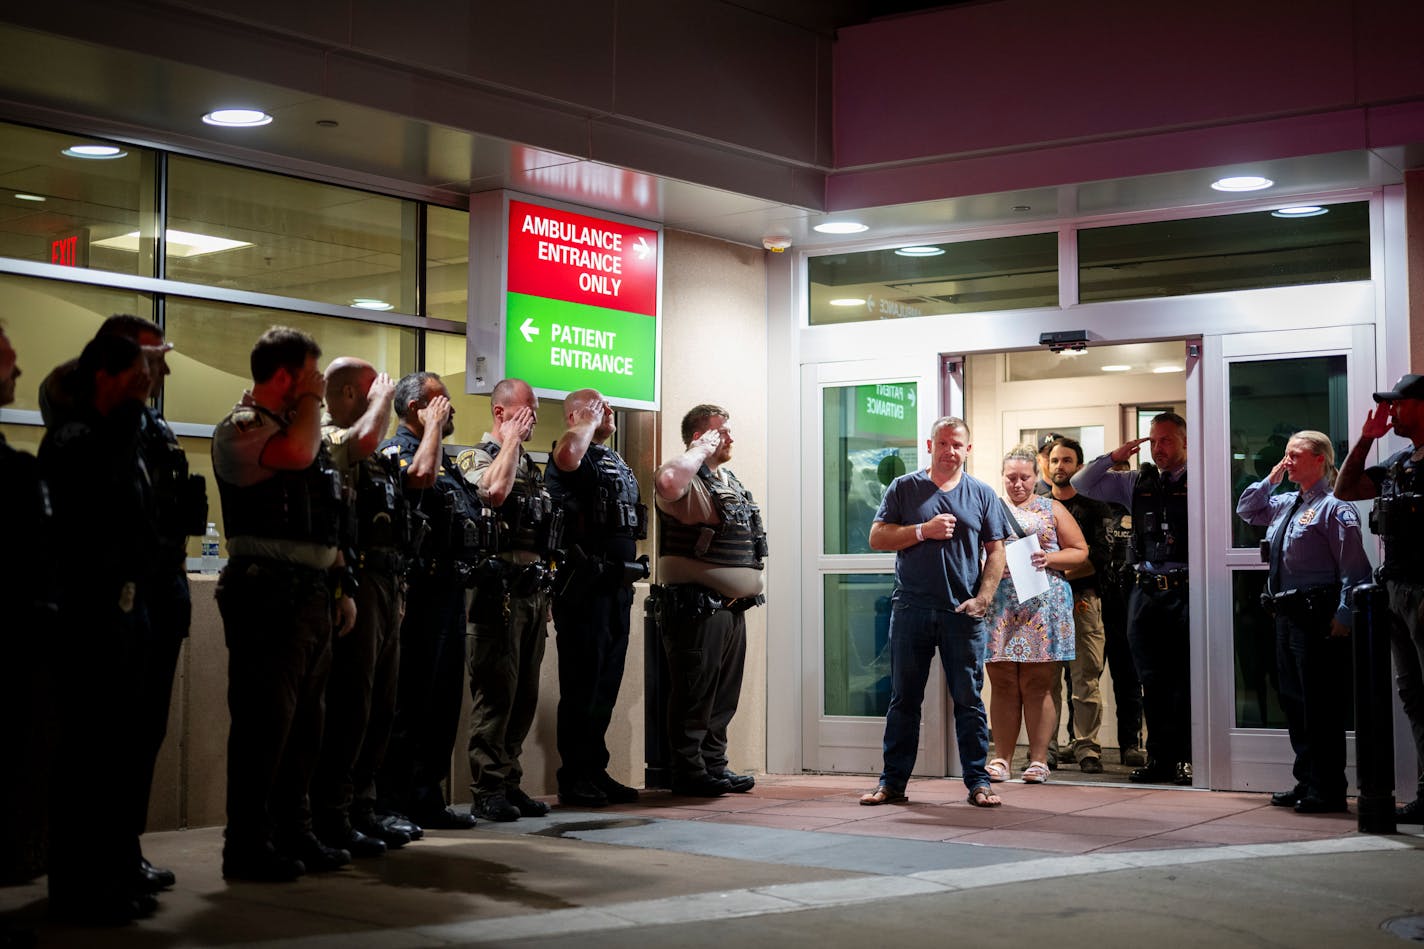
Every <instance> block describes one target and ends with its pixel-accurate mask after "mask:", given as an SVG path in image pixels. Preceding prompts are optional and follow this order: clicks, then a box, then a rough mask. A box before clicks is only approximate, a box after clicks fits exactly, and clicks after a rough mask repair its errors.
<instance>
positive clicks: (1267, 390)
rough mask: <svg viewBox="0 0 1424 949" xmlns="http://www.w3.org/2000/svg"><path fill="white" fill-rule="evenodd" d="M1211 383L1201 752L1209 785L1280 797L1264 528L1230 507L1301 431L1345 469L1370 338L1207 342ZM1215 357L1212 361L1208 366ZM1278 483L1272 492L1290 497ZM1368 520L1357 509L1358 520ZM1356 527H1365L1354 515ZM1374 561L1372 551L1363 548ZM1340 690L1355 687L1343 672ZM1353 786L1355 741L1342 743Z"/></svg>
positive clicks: (1283, 776) (1342, 335) (1330, 334)
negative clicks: (1318, 436) (1321, 442)
mask: <svg viewBox="0 0 1424 949" xmlns="http://www.w3.org/2000/svg"><path fill="white" fill-rule="evenodd" d="M1204 343H1205V346H1206V348H1207V350H1206V354H1207V357H1208V358H1206V359H1205V360H1204V363H1205V365H1206V366H1207V367H1208V374H1207V376H1206V378H1205V379H1204V392H1203V398H1204V401H1205V403H1206V405H1205V409H1206V414H1205V416H1204V418H1205V419H1207V420H1213V419H1216V420H1219V424H1220V427H1219V428H1218V429H1217V430H1216V431H1213V430H1212V429H1213V426H1212V425H1211V424H1208V425H1207V426H1205V428H1206V432H1205V435H1206V455H1205V465H1206V471H1205V481H1206V496H1207V497H1208V498H1210V499H1212V500H1211V501H1210V502H1209V503H1208V504H1207V505H1206V510H1207V512H1208V514H1207V521H1206V525H1205V528H1206V530H1205V533H1206V540H1207V558H1206V559H1207V564H1206V569H1207V573H1208V581H1209V584H1210V589H1211V590H1212V591H1220V592H1222V593H1225V594H1228V595H1225V596H1216V595H1213V596H1211V597H1210V598H1209V601H1208V604H1207V610H1208V615H1207V622H1208V630H1207V635H1208V637H1209V641H1210V643H1211V648H1210V649H1209V650H1208V652H1207V663H1208V672H1207V677H1208V683H1207V685H1208V710H1207V714H1208V739H1207V740H1208V745H1209V747H1208V754H1209V757H1210V761H1211V766H1212V770H1211V787H1213V788H1218V789H1227V788H1229V789H1233V790H1248V791H1276V790H1282V789H1286V788H1289V787H1291V786H1292V785H1293V784H1294V778H1293V777H1292V775H1291V764H1292V762H1293V760H1294V754H1293V752H1292V751H1291V747H1290V742H1289V740H1288V738H1287V735H1286V731H1285V728H1286V722H1285V716H1284V714H1283V713H1282V711H1281V707H1280V702H1279V699H1278V684H1279V683H1278V677H1277V673H1276V658H1275V627H1274V623H1273V621H1272V620H1271V619H1270V617H1268V616H1267V615H1266V613H1265V612H1264V610H1263V609H1262V608H1261V605H1260V595H1261V591H1262V589H1263V588H1264V584H1265V580H1266V573H1267V567H1266V564H1265V563H1263V562H1262V560H1261V554H1260V541H1261V540H1262V538H1264V536H1265V529H1264V528H1256V527H1252V526H1251V525H1248V524H1246V523H1244V522H1243V521H1242V520H1241V519H1240V518H1238V517H1236V514H1235V511H1236V500H1237V498H1239V497H1240V495H1241V492H1242V491H1243V490H1245V488H1246V487H1247V486H1249V485H1250V484H1252V483H1253V482H1255V481H1257V480H1259V479H1260V478H1262V477H1265V476H1266V475H1267V474H1269V472H1270V471H1271V468H1272V467H1273V466H1274V465H1275V464H1276V462H1278V461H1279V460H1280V459H1281V457H1282V455H1283V454H1284V452H1285V445H1286V442H1287V441H1288V440H1289V438H1290V436H1291V435H1292V434H1293V433H1295V432H1297V431H1300V430H1302V429H1316V430H1318V431H1322V432H1325V433H1326V434H1327V435H1329V436H1330V439H1331V441H1332V442H1333V443H1334V447H1335V456H1336V463H1337V464H1339V463H1340V462H1341V461H1343V460H1344V457H1345V455H1346V454H1347V453H1348V452H1349V448H1350V444H1351V443H1352V442H1353V440H1354V438H1355V436H1356V435H1357V433H1358V429H1359V424H1360V421H1361V420H1362V419H1363V418H1364V414H1365V412H1366V411H1367V409H1368V408H1369V407H1370V406H1371V405H1372V404H1373V403H1372V401H1371V399H1370V392H1371V391H1372V389H1373V382H1374V379H1375V357H1374V353H1375V349H1374V330H1373V327H1370V326H1342V327H1335V328H1331V329H1319V330H1308V331H1303V332H1294V333H1243V334H1236V335H1230V336H1217V337H1207V338H1206V339H1205V340H1204ZM1213 350H1215V351H1216V354H1217V355H1219V357H1220V358H1219V359H1213V358H1211V356H1212V355H1213ZM1293 489H1294V485H1291V484H1289V483H1285V484H1284V485H1283V486H1282V488H1281V489H1280V490H1293ZM1361 513H1362V514H1363V513H1364V512H1363V511H1362V512H1361ZM1361 520H1362V521H1363V520H1364V518H1363V517H1362V518H1361ZM1365 547H1366V550H1367V551H1368V552H1369V553H1370V555H1371V557H1372V558H1373V557H1374V554H1375V545H1374V544H1373V543H1370V542H1367V543H1366V545H1365ZM1341 685H1342V688H1344V689H1346V690H1348V689H1350V688H1351V682H1350V676H1349V674H1348V670H1346V671H1344V672H1342V675H1341ZM1347 752H1348V761H1349V762H1350V768H1349V775H1350V778H1351V784H1352V785H1353V783H1354V738H1353V734H1351V735H1350V737H1349V738H1348V748H1347Z"/></svg>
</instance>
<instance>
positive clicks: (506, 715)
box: [457, 379, 563, 821]
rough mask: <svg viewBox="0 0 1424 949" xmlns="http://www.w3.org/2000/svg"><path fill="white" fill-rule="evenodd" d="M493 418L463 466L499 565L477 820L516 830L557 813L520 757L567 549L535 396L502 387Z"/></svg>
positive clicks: (482, 600) (483, 680)
mask: <svg viewBox="0 0 1424 949" xmlns="http://www.w3.org/2000/svg"><path fill="white" fill-rule="evenodd" d="M490 410H491V414H492V415H493V418H494V424H493V430H492V431H490V432H488V433H486V435H485V438H484V440H483V441H482V442H481V443H480V444H479V445H477V446H476V447H474V448H470V449H467V450H466V451H464V452H461V453H460V457H459V458H458V459H457V462H458V464H459V466H460V473H461V474H462V475H463V476H464V478H465V481H466V482H467V483H468V484H470V485H472V486H473V487H474V488H475V490H476V491H477V492H478V493H479V497H480V501H481V503H483V504H484V506H485V507H487V508H489V509H491V510H492V511H494V514H495V517H496V518H497V523H498V532H497V534H498V546H497V548H496V553H497V555H498V559H497V561H495V562H494V563H493V564H492V565H491V566H492V567H493V569H487V570H482V571H481V575H480V578H479V579H478V581H477V584H476V587H475V599H474V602H473V604H471V607H470V622H471V623H472V624H473V626H474V631H473V632H472V633H471V634H470V643H469V662H470V697H471V699H472V700H473V706H472V707H471V709H470V745H469V750H470V790H471V791H472V792H473V794H474V798H475V799H474V803H473V804H472V805H470V811H471V813H473V814H475V815H477V816H480V817H485V818H487V819H489V820H496V821H512V820H518V819H519V818H520V817H542V816H544V815H545V814H547V813H548V812H549V805H547V804H545V803H544V802H543V801H536V800H534V799H533V798H531V797H530V796H529V795H528V794H526V793H525V792H524V790H523V788H521V787H520V780H521V779H522V778H523V776H524V769H523V767H522V766H521V765H520V761H519V757H520V754H521V753H522V752H523V749H524V739H525V738H526V737H527V736H528V734H529V728H530V726H532V725H533V724H534V712H535V710H536V708H537V707H538V704H539V665H540V663H541V662H543V660H544V640H545V638H546V637H547V633H546V632H545V623H546V622H547V621H548V612H549V605H550V595H549V583H550V572H549V565H550V561H551V558H552V557H553V556H554V554H555V553H556V552H557V551H558V550H559V548H560V544H561V534H562V525H563V512H562V510H560V509H558V508H556V507H554V504H553V502H552V501H551V500H550V498H549V492H548V491H547V490H546V489H545V487H544V479H543V476H542V475H541V474H540V471H539V466H538V465H536V464H535V463H534V461H533V459H531V458H530V457H529V455H528V454H527V453H526V452H525V451H524V447H523V443H524V442H526V441H528V440H529V436H530V435H532V434H533V433H534V425H535V423H536V422H537V421H538V418H539V414H538V413H539V399H538V398H537V397H536V396H535V395H534V390H533V389H531V388H530V387H529V385H528V384H527V383H525V382H524V381H523V380H521V379H503V380H501V381H500V382H498V383H497V384H496V385H495V387H494V389H493V390H492V391H491V392H490Z"/></svg>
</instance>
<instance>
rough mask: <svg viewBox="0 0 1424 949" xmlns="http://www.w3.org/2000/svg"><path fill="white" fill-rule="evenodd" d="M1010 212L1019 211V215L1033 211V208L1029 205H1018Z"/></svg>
mask: <svg viewBox="0 0 1424 949" xmlns="http://www.w3.org/2000/svg"><path fill="white" fill-rule="evenodd" d="M1009 210H1010V211H1017V212H1018V213H1019V214H1022V213H1024V212H1025V211H1032V210H1033V206H1032V205H1028V204H1016V205H1014V206H1013V207H1012V208H1010V209H1009Z"/></svg>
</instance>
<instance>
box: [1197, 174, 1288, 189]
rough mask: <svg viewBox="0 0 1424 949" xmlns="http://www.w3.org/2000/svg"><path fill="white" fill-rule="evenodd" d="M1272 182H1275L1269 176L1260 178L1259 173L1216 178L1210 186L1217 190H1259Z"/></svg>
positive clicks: (1267, 186)
mask: <svg viewBox="0 0 1424 949" xmlns="http://www.w3.org/2000/svg"><path fill="white" fill-rule="evenodd" d="M1273 184H1275V182H1274V181H1272V180H1271V179H1270V178H1262V177H1261V176H1260V175H1233V176H1232V177H1229V178H1218V179H1217V180H1216V181H1213V182H1212V183H1211V186H1212V188H1214V189H1215V190H1217V191H1260V190H1261V189H1262V188H1269V187H1270V186H1271V185H1273Z"/></svg>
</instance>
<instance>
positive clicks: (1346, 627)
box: [1236, 431, 1370, 814]
mask: <svg viewBox="0 0 1424 949" xmlns="http://www.w3.org/2000/svg"><path fill="white" fill-rule="evenodd" d="M1287 475H1289V476H1290V479H1291V480H1292V481H1294V482H1295V483H1296V484H1297V485H1299V486H1300V487H1299V490H1297V491H1288V492H1285V493H1282V494H1276V495H1272V493H1271V492H1272V491H1273V490H1274V489H1275V487H1276V486H1277V485H1279V484H1280V483H1281V479H1282V478H1284V477H1285V476H1287ZM1334 481H1335V449H1334V447H1333V446H1332V445H1331V444H1330V438H1329V436H1327V435H1325V434H1324V433H1322V432H1315V431H1303V432H1296V433H1295V435H1293V436H1291V439H1290V441H1288V442H1287V443H1286V450H1285V455H1284V457H1282V458H1281V460H1280V461H1279V462H1278V463H1277V464H1276V466H1275V467H1274V468H1272V469H1271V473H1270V474H1269V475H1267V476H1266V477H1265V478H1262V479H1261V480H1260V481H1257V482H1256V483H1255V484H1253V485H1251V486H1250V487H1248V488H1247V489H1246V490H1245V491H1243V492H1241V497H1240V499H1239V500H1238V501H1237V502H1236V513H1237V514H1238V515H1240V517H1241V518H1242V519H1243V520H1245V521H1246V522H1248V523H1250V524H1255V525H1258V526H1261V525H1266V524H1269V525H1270V528H1269V529H1268V530H1267V537H1266V541H1265V550H1266V552H1267V553H1268V556H1269V563H1270V565H1271V567H1270V575H1269V577H1268V579H1267V583H1266V591H1265V593H1264V594H1263V595H1262V597H1261V602H1262V605H1263V606H1265V607H1266V609H1267V610H1269V611H1270V612H1272V613H1273V614H1274V615H1275V618H1276V664H1277V666H1278V667H1279V670H1280V679H1281V685H1280V699H1281V707H1282V708H1283V709H1284V710H1285V713H1286V724H1287V727H1288V728H1289V729H1290V739H1291V748H1293V749H1294V750H1295V768H1294V774H1295V781H1296V783H1295V787H1294V788H1292V789H1291V790H1289V791H1279V792H1277V793H1275V794H1272V795H1271V803H1272V804H1274V805H1276V806H1277V807H1294V808H1295V809H1296V811H1297V812H1299V813H1301V814H1324V813H1329V812H1332V811H1343V810H1345V788H1346V783H1347V782H1346V780H1345V703H1346V702H1347V701H1348V700H1349V696H1350V683H1349V680H1348V675H1347V674H1348V671H1349V668H1350V662H1351V659H1350V639H1349V637H1350V627H1351V625H1352V619H1351V615H1350V609H1349V607H1348V606H1347V605H1346V594H1347V592H1348V591H1349V589H1350V588H1351V587H1353V586H1355V585H1356V584H1359V583H1364V582H1365V581H1366V580H1368V579H1369V576H1370V562H1369V558H1367V557H1366V556H1365V548H1364V545H1363V544H1362V543H1361V542H1360V516H1359V513H1358V512H1357V511H1356V510H1355V508H1354V505H1352V504H1349V503H1347V502H1345V501H1341V500H1338V499H1337V498H1335V497H1334V496H1333V495H1331V493H1330V488H1331V485H1332V484H1333V483H1334Z"/></svg>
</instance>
